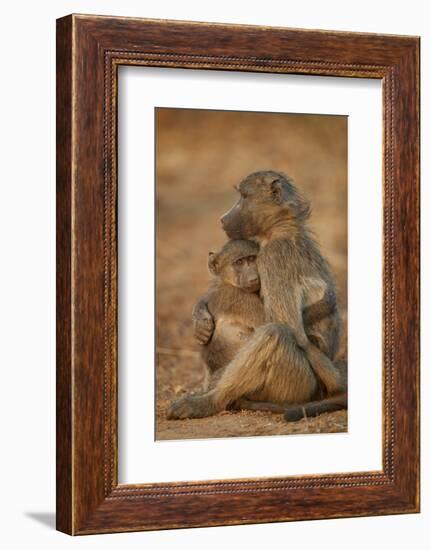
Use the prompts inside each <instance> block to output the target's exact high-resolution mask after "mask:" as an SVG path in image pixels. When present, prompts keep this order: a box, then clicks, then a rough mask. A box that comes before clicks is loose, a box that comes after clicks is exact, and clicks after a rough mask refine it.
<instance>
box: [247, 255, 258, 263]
mask: <svg viewBox="0 0 431 550" xmlns="http://www.w3.org/2000/svg"><path fill="white" fill-rule="evenodd" d="M247 259H248V261H249V262H255V261H256V256H249V257H248V258H247Z"/></svg>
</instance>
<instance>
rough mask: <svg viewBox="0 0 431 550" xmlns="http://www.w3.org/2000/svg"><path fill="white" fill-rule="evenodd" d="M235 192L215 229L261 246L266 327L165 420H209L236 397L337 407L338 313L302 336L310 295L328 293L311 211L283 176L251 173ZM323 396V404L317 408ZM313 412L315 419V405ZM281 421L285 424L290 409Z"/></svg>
mask: <svg viewBox="0 0 431 550" xmlns="http://www.w3.org/2000/svg"><path fill="white" fill-rule="evenodd" d="M238 191H239V193H240V198H239V200H238V201H237V203H236V204H235V205H234V206H233V207H232V208H231V209H230V210H229V212H227V213H226V214H225V215H224V216H223V217H222V218H221V222H222V226H223V229H224V231H225V232H226V234H227V235H228V237H229V238H231V239H253V240H255V241H256V242H258V243H259V245H260V253H259V255H258V258H257V266H258V271H259V274H260V280H261V291H260V294H261V297H262V299H263V303H264V309H265V322H266V323H265V324H264V325H262V326H260V327H258V328H257V329H256V330H255V332H254V335H253V337H252V338H251V339H250V340H249V341H248V342H247V343H246V344H245V345H244V346H243V347H242V348H241V349H240V350H239V352H238V353H237V355H236V356H235V357H234V359H233V360H232V361H231V362H230V363H229V364H228V365H227V366H226V367H225V368H224V369H223V372H222V374H221V376H220V379H219V380H218V382H217V384H216V385H215V386H214V387H213V388H212V389H210V390H209V391H208V392H206V393H204V394H202V395H197V396H187V397H184V398H182V399H180V400H178V401H176V402H174V403H173V404H172V406H171V409H170V411H169V416H170V417H171V418H199V417H204V416H210V415H212V414H215V413H217V412H219V411H221V410H223V409H225V408H226V407H227V406H228V405H230V404H232V403H234V402H235V401H237V400H238V399H240V398H247V399H249V400H252V401H260V402H269V403H275V404H282V405H283V406H284V405H287V404H304V403H307V402H311V401H316V400H319V401H320V405H321V408H322V410H328V408H329V410H335V409H336V408H343V407H345V406H346V376H345V372H344V369H342V368H339V366H338V365H335V364H334V363H333V359H334V356H335V353H336V351H337V349H338V342H339V332H340V321H339V315H338V312H337V310H336V308H335V310H334V312H333V313H331V314H330V315H329V316H327V317H326V318H324V319H322V320H321V321H319V322H317V323H315V324H314V325H313V327H312V330H311V331H307V332H308V335H307V333H306V330H305V329H304V322H303V316H302V311H303V309H304V308H305V307H306V306H307V305H310V304H312V303H313V302H315V301H316V293H317V294H318V295H319V296H321V295H322V291H323V292H325V291H329V292H334V282H333V279H332V275H331V273H330V270H329V267H328V265H327V262H326V261H325V259H324V258H323V257H322V255H321V253H320V251H319V249H318V246H317V244H316V243H315V242H314V240H313V238H312V236H311V234H310V232H309V230H308V228H307V224H306V222H307V219H308V217H309V214H310V208H309V205H308V203H307V202H306V201H305V199H304V198H303V197H302V196H301V194H300V193H299V192H298V190H297V189H296V187H295V185H294V184H293V182H292V181H291V180H290V178H289V177H287V176H285V175H283V174H281V173H278V172H274V171H262V172H255V173H253V174H250V175H249V176H247V177H246V178H245V179H244V180H243V181H242V182H241V184H240V186H239V189H238ZM326 395H328V396H329V400H326V401H325V400H323V401H322V400H321V398H322V396H326ZM334 395H335V396H336V397H335V398H334V397H333V396H334ZM331 407H332V408H331ZM298 410H301V411H303V410H304V411H305V413H306V414H307V408H306V405H301V406H300V407H297V406H296V407H291V408H290V411H292V414H293V417H294V418H293V419H296V417H297V416H298ZM312 411H313V412H314V413H315V414H318V413H319V409H318V408H317V409H316V406H315V404H313V406H312ZM286 418H287V419H288V420H290V419H291V416H290V415H289V409H288V410H287V412H286Z"/></svg>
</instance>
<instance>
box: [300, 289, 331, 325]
mask: <svg viewBox="0 0 431 550" xmlns="http://www.w3.org/2000/svg"><path fill="white" fill-rule="evenodd" d="M336 305H337V298H336V295H335V292H334V291H333V290H327V291H326V292H325V295H324V296H323V298H322V299H321V300H319V301H318V302H315V303H314V304H311V305H309V306H307V307H306V308H305V309H304V311H303V312H302V321H303V323H304V325H305V326H306V327H308V326H310V325H312V324H314V323H317V322H318V321H321V320H322V319H325V318H326V317H328V316H329V315H331V314H332V313H334V311H335V308H336Z"/></svg>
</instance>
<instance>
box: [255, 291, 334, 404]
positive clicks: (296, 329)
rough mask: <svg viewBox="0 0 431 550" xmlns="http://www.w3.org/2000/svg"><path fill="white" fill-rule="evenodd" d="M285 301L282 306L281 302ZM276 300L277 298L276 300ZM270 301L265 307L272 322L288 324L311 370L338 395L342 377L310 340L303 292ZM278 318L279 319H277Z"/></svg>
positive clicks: (329, 390)
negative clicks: (307, 331)
mask: <svg viewBox="0 0 431 550" xmlns="http://www.w3.org/2000/svg"><path fill="white" fill-rule="evenodd" d="M283 298H284V301H283V302H282V303H281V304H280V302H281V300H283ZM274 300H275V298H274ZM274 300H270V301H269V303H268V302H267V303H266V304H265V307H266V308H267V307H271V306H273V307H274V311H271V309H269V310H268V309H267V315H269V316H271V318H272V321H273V322H274V321H275V322H277V321H278V322H282V323H283V324H286V325H287V326H288V327H289V328H290V329H291V331H292V333H293V335H294V337H295V339H296V342H297V344H298V346H299V347H300V348H301V349H302V350H303V351H304V352H305V354H306V357H307V359H308V361H309V363H310V366H311V368H312V369H313V370H314V372H315V374H316V375H317V376H318V377H319V378H320V380H321V381H322V383H323V384H324V386H325V388H326V390H327V392H328V393H329V394H333V393H337V392H339V391H340V390H341V389H342V388H343V384H342V379H341V375H340V373H339V371H338V369H337V368H336V367H335V365H334V364H333V362H332V361H331V360H330V359H329V357H327V356H326V355H325V354H324V353H323V352H321V351H320V350H319V348H317V347H316V346H315V345H314V344H312V343H311V342H310V340H309V339H308V337H307V335H306V333H305V330H304V323H303V318H302V291H301V288H300V287H297V288H296V289H294V290H293V291H291V292H290V293H289V294H288V293H286V296H282V295H281V296H280V298H279V300H278V301H274ZM277 317H278V319H277Z"/></svg>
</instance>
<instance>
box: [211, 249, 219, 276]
mask: <svg viewBox="0 0 431 550" xmlns="http://www.w3.org/2000/svg"><path fill="white" fill-rule="evenodd" d="M217 258H218V255H217V254H216V252H209V253H208V269H209V270H210V272H211V273H212V274H213V275H218V268H219V265H218V262H217Z"/></svg>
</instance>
